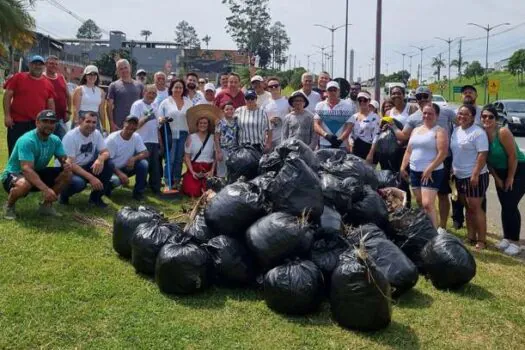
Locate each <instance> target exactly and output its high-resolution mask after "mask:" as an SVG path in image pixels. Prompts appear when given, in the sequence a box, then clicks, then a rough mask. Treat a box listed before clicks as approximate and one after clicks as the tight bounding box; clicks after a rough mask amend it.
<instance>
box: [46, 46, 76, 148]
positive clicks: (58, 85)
mask: <svg viewBox="0 0 525 350" xmlns="http://www.w3.org/2000/svg"><path fill="white" fill-rule="evenodd" d="M44 76H45V77H46V78H47V79H48V80H49V82H50V83H51V85H53V88H54V89H55V113H56V116H57V119H58V121H57V125H56V129H55V135H57V136H58V137H59V138H60V139H62V138H63V137H64V135H65V134H66V131H67V128H66V123H67V122H68V121H69V118H70V117H71V95H70V94H69V89H68V87H67V83H66V79H65V78H64V76H63V75H62V74H60V72H59V68H58V57H57V56H53V55H51V56H49V57H48V58H47V59H46V71H45V72H44Z"/></svg>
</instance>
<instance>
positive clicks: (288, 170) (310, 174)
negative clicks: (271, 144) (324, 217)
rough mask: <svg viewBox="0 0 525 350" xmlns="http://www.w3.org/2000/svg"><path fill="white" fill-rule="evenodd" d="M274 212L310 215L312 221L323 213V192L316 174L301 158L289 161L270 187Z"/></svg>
mask: <svg viewBox="0 0 525 350" xmlns="http://www.w3.org/2000/svg"><path fill="white" fill-rule="evenodd" d="M269 197H270V198H269V200H270V202H271V203H272V204H273V211H282V212H285V213H289V214H292V215H303V213H306V214H308V217H309V218H311V219H312V220H316V219H318V218H319V217H320V216H321V214H322V213H323V209H324V204H323V191H322V189H321V183H320V181H319V178H318V177H317V175H316V173H315V172H314V171H313V170H312V169H310V168H309V167H308V166H307V165H306V163H305V162H304V161H302V160H301V159H299V158H295V159H289V160H287V161H286V162H285V164H284V166H283V168H282V169H281V171H279V173H278V174H277V176H276V177H275V179H274V181H273V182H272V184H271V186H270V193H269Z"/></svg>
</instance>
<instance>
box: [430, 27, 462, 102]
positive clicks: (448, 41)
mask: <svg viewBox="0 0 525 350" xmlns="http://www.w3.org/2000/svg"><path fill="white" fill-rule="evenodd" d="M435 39H437V40H441V41H444V42H446V43H447V44H448V99H449V100H450V99H451V97H452V83H451V81H450V80H451V78H450V62H451V61H450V48H451V47H450V45H451V44H452V43H453V42H454V41H455V40H457V39H461V38H455V39H451V38H448V39H443V38H440V37H438V36H436V37H435Z"/></svg>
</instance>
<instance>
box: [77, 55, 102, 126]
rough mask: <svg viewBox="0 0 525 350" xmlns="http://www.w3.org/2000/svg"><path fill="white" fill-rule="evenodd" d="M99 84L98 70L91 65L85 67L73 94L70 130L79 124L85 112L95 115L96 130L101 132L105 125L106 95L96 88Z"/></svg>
mask: <svg viewBox="0 0 525 350" xmlns="http://www.w3.org/2000/svg"><path fill="white" fill-rule="evenodd" d="M99 82H100V78H99V74H98V68H97V67H96V66H93V65H89V66H86V68H85V69H84V74H82V78H81V79H80V85H79V86H78V87H77V88H76V89H75V91H74V92H73V107H74V109H75V115H74V116H75V117H74V120H73V121H72V125H71V128H74V127H75V126H76V125H78V123H79V117H80V116H83V115H84V114H86V113H87V112H92V113H95V114H96V115H97V117H98V121H97V129H98V130H99V131H100V132H102V129H103V125H105V123H106V113H105V109H104V101H105V99H106V93H105V92H104V90H102V89H101V88H99V87H98V84H99Z"/></svg>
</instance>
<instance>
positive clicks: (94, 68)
mask: <svg viewBox="0 0 525 350" xmlns="http://www.w3.org/2000/svg"><path fill="white" fill-rule="evenodd" d="M91 73H97V74H98V68H97V66H94V65H92V64H90V65H89V66H86V68H84V73H83V74H84V75H88V74H91Z"/></svg>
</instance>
